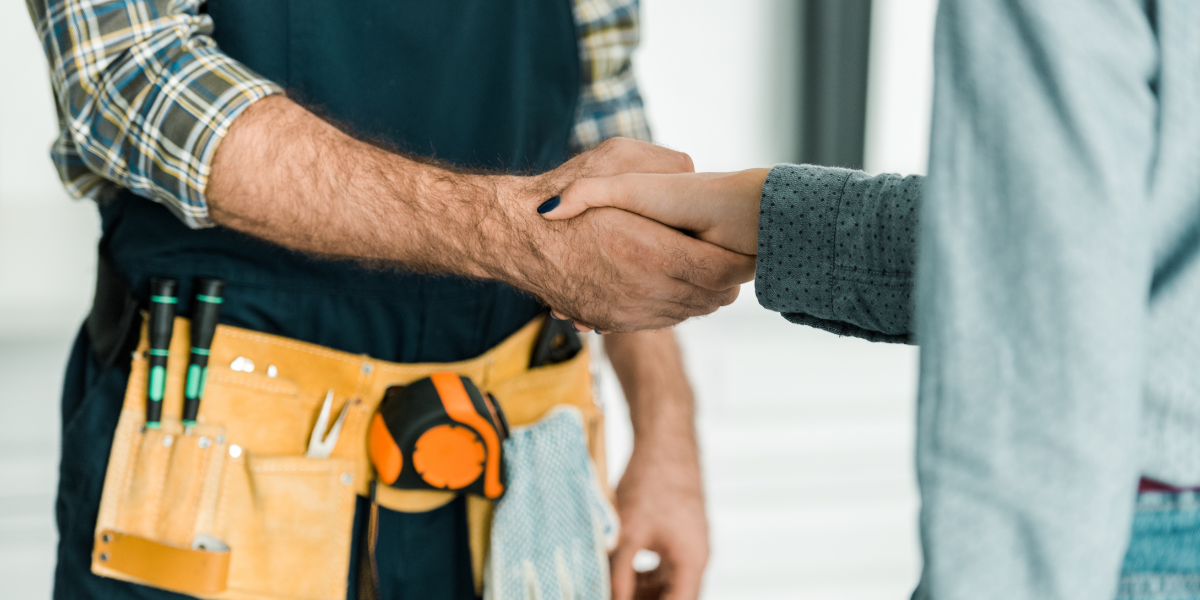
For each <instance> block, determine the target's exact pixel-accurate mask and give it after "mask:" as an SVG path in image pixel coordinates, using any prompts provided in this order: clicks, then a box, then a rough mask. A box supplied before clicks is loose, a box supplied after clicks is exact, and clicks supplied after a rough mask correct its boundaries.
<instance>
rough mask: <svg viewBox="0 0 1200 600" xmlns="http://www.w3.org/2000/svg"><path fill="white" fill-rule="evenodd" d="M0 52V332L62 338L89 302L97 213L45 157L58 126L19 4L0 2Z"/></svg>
mask: <svg viewBox="0 0 1200 600" xmlns="http://www.w3.org/2000/svg"><path fill="white" fill-rule="evenodd" d="M0 56H3V60H0V82H3V83H0V85H3V86H4V87H3V90H0V92H2V93H0V338H8V339H16V338H21V339H30V338H38V337H44V336H52V337H56V338H62V337H66V336H69V335H70V334H71V332H72V331H73V330H75V329H76V328H77V327H78V326H79V323H80V321H81V320H82V319H83V317H84V315H85V314H87V310H88V307H89V306H90V305H91V292H90V290H91V288H92V282H93V280H94V277H95V274H94V272H95V257H94V254H95V248H94V246H95V243H96V240H97V239H98V238H99V225H98V222H99V219H98V217H97V216H96V209H95V206H94V205H92V204H91V203H88V202H74V201H72V200H71V199H70V198H69V197H68V196H67V194H66V193H65V192H64V191H63V188H62V185H61V184H60V183H59V181H58V176H57V175H56V173H55V171H54V167H53V165H52V164H51V163H50V158H49V152H50V144H51V143H52V142H53V141H54V138H55V135H56V134H57V130H58V125H57V121H56V118H55V114H54V104H53V100H52V96H51V93H50V80H49V78H48V77H47V75H46V61H45V59H44V58H43V55H42V50H41V45H40V44H39V42H38V39H37V35H36V33H35V32H34V28H33V25H32V24H31V22H30V20H29V15H28V13H27V12H26V11H25V3H24V2H18V1H15V0H7V1H5V2H0Z"/></svg>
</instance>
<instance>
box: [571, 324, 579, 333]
mask: <svg viewBox="0 0 1200 600" xmlns="http://www.w3.org/2000/svg"><path fill="white" fill-rule="evenodd" d="M571 329H574V330H575V333H579V328H578V327H576V326H575V324H574V323H571Z"/></svg>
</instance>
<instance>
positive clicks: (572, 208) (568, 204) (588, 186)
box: [538, 177, 623, 221]
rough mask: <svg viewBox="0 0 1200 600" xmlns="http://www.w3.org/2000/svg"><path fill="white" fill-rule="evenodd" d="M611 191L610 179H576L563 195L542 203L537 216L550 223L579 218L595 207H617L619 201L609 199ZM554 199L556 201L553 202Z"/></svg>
mask: <svg viewBox="0 0 1200 600" xmlns="http://www.w3.org/2000/svg"><path fill="white" fill-rule="evenodd" d="M612 191H613V185H612V178H610V177H599V178H593V179H578V180H576V181H575V182H573V183H572V184H571V185H569V186H567V189H565V190H563V193H562V194H560V195H558V196H555V197H554V198H551V199H549V200H547V201H546V202H544V203H542V205H541V206H539V207H538V214H540V215H542V217H543V218H546V219H550V220H551V221H559V220H562V219H570V218H571V217H576V216H579V215H580V214H581V213H583V211H585V210H587V209H589V208H592V207H596V206H613V207H616V208H623V207H622V206H618V203H619V199H615V198H612V197H611V192H612ZM555 199H557V200H558V201H557V202H555Z"/></svg>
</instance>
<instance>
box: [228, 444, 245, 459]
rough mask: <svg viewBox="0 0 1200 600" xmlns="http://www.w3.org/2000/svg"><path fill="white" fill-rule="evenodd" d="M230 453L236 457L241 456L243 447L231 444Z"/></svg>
mask: <svg viewBox="0 0 1200 600" xmlns="http://www.w3.org/2000/svg"><path fill="white" fill-rule="evenodd" d="M229 455H230V456H232V457H234V458H237V457H239V456H241V455H242V447H241V446H239V445H237V444H232V445H230V446H229Z"/></svg>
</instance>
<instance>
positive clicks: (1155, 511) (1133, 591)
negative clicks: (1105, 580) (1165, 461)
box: [1117, 492, 1200, 600]
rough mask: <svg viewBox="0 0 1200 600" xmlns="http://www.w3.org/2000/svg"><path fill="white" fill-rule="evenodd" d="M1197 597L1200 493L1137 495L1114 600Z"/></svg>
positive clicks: (1199, 594)
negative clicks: (1135, 509) (1127, 547)
mask: <svg viewBox="0 0 1200 600" xmlns="http://www.w3.org/2000/svg"><path fill="white" fill-rule="evenodd" d="M1149 599H1153V600H1200V492H1182V493H1178V494H1170V493H1161V492H1148V493H1142V494H1138V499H1137V513H1136V514H1135V515H1134V517H1133V537H1132V538H1131V539H1130V540H1129V550H1128V552H1126V554H1125V564H1124V566H1123V567H1122V569H1121V584H1120V587H1119V588H1118V590H1117V600H1149Z"/></svg>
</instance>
